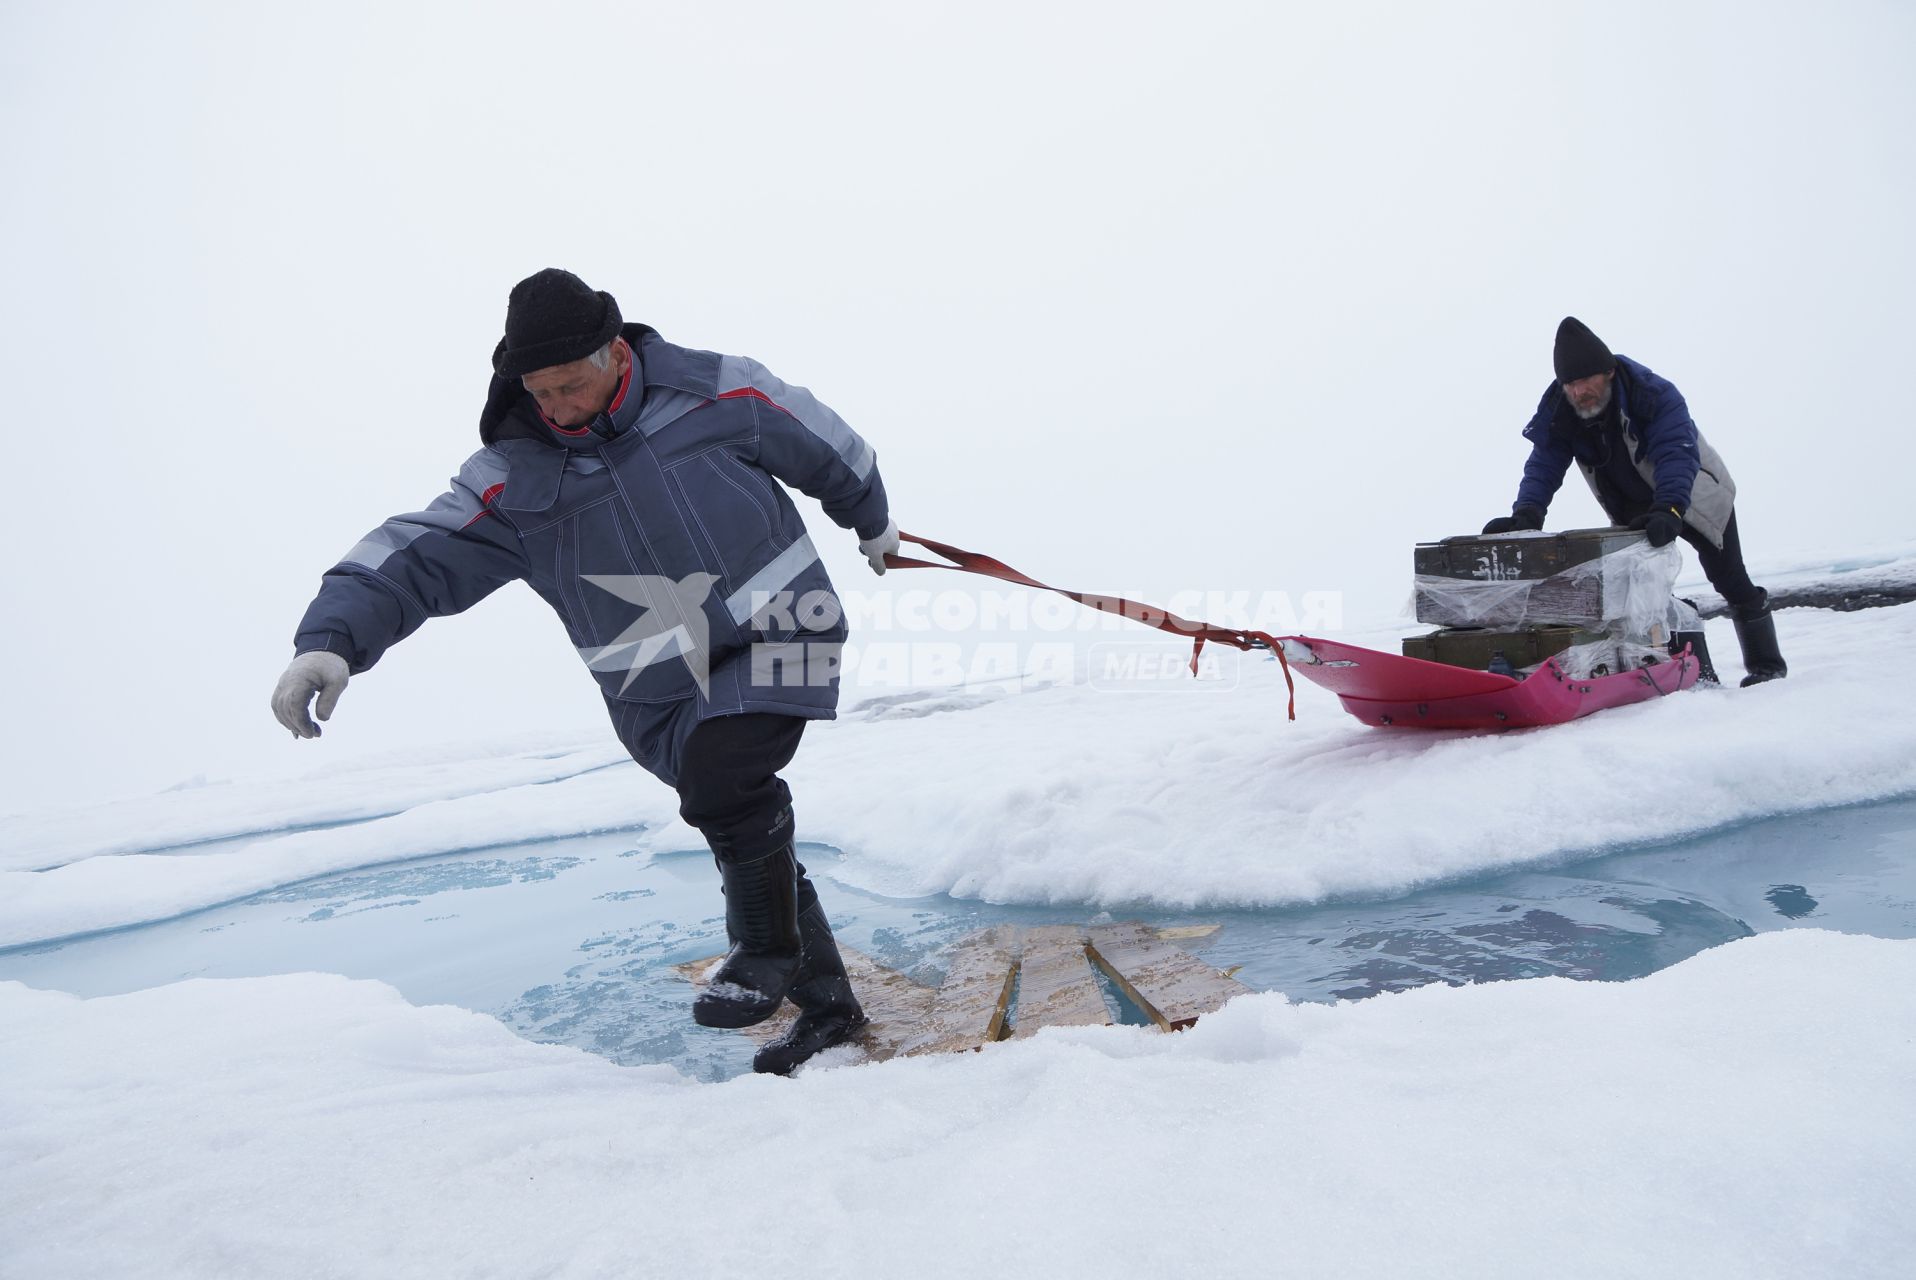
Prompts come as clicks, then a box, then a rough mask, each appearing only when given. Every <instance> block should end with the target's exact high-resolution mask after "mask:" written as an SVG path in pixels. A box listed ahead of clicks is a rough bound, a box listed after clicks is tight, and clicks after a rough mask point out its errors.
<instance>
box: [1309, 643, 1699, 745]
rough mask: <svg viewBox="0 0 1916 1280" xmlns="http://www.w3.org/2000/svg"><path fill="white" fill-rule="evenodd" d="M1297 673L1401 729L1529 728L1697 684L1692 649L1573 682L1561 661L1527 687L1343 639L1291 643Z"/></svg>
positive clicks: (1547, 665)
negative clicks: (1643, 664) (1665, 659)
mask: <svg viewBox="0 0 1916 1280" xmlns="http://www.w3.org/2000/svg"><path fill="white" fill-rule="evenodd" d="M1284 650H1285V657H1286V658H1288V659H1289V660H1290V664H1291V670H1293V671H1295V672H1297V674H1299V675H1301V676H1303V677H1304V678H1305V679H1306V680H1309V681H1312V682H1313V683H1315V684H1320V685H1322V686H1324V687H1325V688H1326V689H1329V690H1330V691H1331V692H1332V693H1334V694H1336V695H1337V698H1338V701H1340V702H1342V703H1343V704H1344V710H1346V711H1348V712H1350V713H1351V714H1352V715H1354V716H1356V717H1357V718H1358V719H1359V720H1362V721H1363V722H1364V723H1365V724H1368V725H1377V726H1379V727H1388V728H1395V729H1523V728H1529V727H1532V726H1535V725H1544V724H1562V723H1564V722H1565V721H1566V720H1575V719H1577V718H1578V717H1580V716H1587V715H1589V714H1590V713H1591V712H1593V711H1603V710H1606V709H1608V708H1610V707H1621V706H1626V705H1628V704H1629V703H1632V702H1642V701H1644V700H1645V699H1648V698H1660V697H1663V696H1664V695H1665V694H1671V693H1677V692H1679V691H1681V690H1683V689H1688V688H1689V687H1690V686H1691V685H1693V684H1695V683H1696V679H1697V667H1698V664H1697V660H1696V658H1695V657H1694V656H1693V655H1692V654H1691V653H1690V651H1689V649H1687V648H1686V649H1684V651H1683V652H1682V653H1681V654H1679V655H1677V656H1676V657H1674V658H1672V659H1671V660H1670V661H1668V662H1660V663H1657V664H1656V665H1655V666H1650V667H1639V668H1638V669H1636V670H1635V671H1619V672H1618V673H1617V674H1615V675H1610V676H1597V677H1594V678H1592V679H1589V680H1573V679H1571V678H1570V677H1569V676H1567V675H1565V674H1564V672H1563V668H1562V667H1560V666H1558V665H1557V660H1556V659H1555V658H1550V659H1548V660H1546V661H1545V662H1544V663H1543V665H1542V666H1540V667H1538V668H1537V669H1536V670H1535V671H1533V672H1531V673H1530V675H1529V677H1527V678H1526V679H1523V680H1515V679H1512V678H1511V677H1509V676H1500V675H1493V674H1492V673H1491V672H1488V671H1471V670H1468V669H1466V668H1463V667H1451V666H1446V665H1445V664H1443V663H1441V662H1426V661H1424V660H1423V659H1422V658H1406V657H1403V656H1401V655H1399V654H1395V653H1379V652H1378V651H1377V650H1375V649H1364V648H1360V647H1358V646H1357V645H1354V644H1340V643H1339V642H1338V641H1336V640H1319V639H1316V638H1314V637H1311V636H1286V637H1285V638H1284Z"/></svg>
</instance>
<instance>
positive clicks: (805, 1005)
mask: <svg viewBox="0 0 1916 1280" xmlns="http://www.w3.org/2000/svg"><path fill="white" fill-rule="evenodd" d="M798 936H799V941H800V945H801V947H802V948H803V952H804V959H803V962H802V964H801V968H800V970H799V976H798V980H797V981H795V982H794V983H793V984H792V989H791V991H790V992H789V994H790V996H791V998H792V1003H793V1004H795V1005H797V1006H798V1008H799V1014H798V1017H797V1019H796V1020H795V1021H793V1023H792V1025H791V1027H790V1028H789V1029H788V1030H787V1031H786V1032H785V1034H784V1035H782V1036H780V1037H779V1038H778V1039H776V1040H774V1041H772V1042H771V1043H770V1044H768V1045H766V1046H765V1047H764V1048H763V1049H760V1050H759V1051H758V1052H757V1053H755V1054H753V1055H752V1070H754V1071H760V1072H765V1073H767V1074H769V1075H775V1076H788V1075H790V1074H792V1072H793V1071H795V1070H796V1069H797V1068H798V1066H799V1064H800V1063H802V1062H805V1061H807V1060H808V1059H810V1058H812V1057H813V1056H814V1055H816V1054H819V1053H823V1052H824V1051H825V1050H827V1049H829V1048H831V1047H832V1046H833V1045H839V1044H843V1043H845V1041H847V1040H849V1039H851V1038H852V1037H853V1036H854V1035H857V1034H858V1032H859V1031H860V1030H861V1029H862V1028H863V1027H864V1026H865V1023H866V1018H865V1011H864V1010H863V1009H862V1008H860V1007H859V1004H858V997H857V996H856V995H854V994H852V984H851V980H850V979H849V978H847V977H846V976H845V961H844V959H843V958H842V957H841V956H840V955H839V954H838V941H837V940H836V939H835V938H833V937H832V926H831V924H830V922H828V921H827V920H826V919H825V909H824V908H823V907H821V906H819V905H818V904H817V903H816V902H814V903H813V904H812V905H811V906H810V907H809V908H808V909H807V910H806V911H805V912H804V914H803V915H801V916H799V918H798Z"/></svg>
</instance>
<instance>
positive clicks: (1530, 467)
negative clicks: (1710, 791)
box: [1484, 316, 1789, 685]
mask: <svg viewBox="0 0 1916 1280" xmlns="http://www.w3.org/2000/svg"><path fill="white" fill-rule="evenodd" d="M1552 358H1553V362H1554V364H1555V366H1556V374H1557V376H1556V380H1555V381H1553V382H1552V383H1551V384H1550V385H1549V386H1548V387H1546V388H1544V393H1543V399H1542V400H1540V401H1539V402H1538V404H1537V411H1536V413H1535V414H1534V415H1532V417H1531V419H1530V423H1529V425H1527V426H1526V427H1524V430H1523V433H1524V437H1525V438H1526V439H1528V440H1529V441H1530V457H1529V459H1528V460H1527V461H1526V462H1525V463H1524V469H1523V482H1522V483H1521V484H1519V485H1518V487H1517V501H1516V502H1515V503H1514V504H1513V505H1512V507H1511V514H1509V515H1507V516H1498V517H1497V518H1496V519H1494V520H1492V521H1491V522H1490V523H1489V524H1486V525H1485V526H1484V532H1485V533H1513V532H1516V531H1518V530H1522V529H1541V528H1543V518H1544V512H1545V511H1547V510H1549V508H1550V499H1551V498H1552V497H1553V496H1555V494H1556V492H1557V488H1558V486H1560V485H1561V484H1562V483H1563V478H1564V475H1565V473H1567V472H1568V471H1569V469H1570V464H1571V463H1572V462H1575V463H1576V464H1577V470H1578V471H1579V472H1581V473H1582V475H1583V478H1584V481H1585V483H1587V484H1588V485H1589V486H1590V491H1591V492H1592V493H1594V494H1595V495H1596V498H1597V504H1598V505H1599V506H1601V507H1602V508H1603V510H1604V513H1605V514H1606V515H1608V516H1609V517H1610V520H1611V522H1612V523H1613V524H1617V525H1626V526H1628V527H1630V528H1633V529H1642V530H1643V531H1644V532H1645V534H1646V535H1647V536H1648V538H1649V540H1650V545H1651V546H1655V547H1662V546H1667V545H1669V543H1670V542H1671V541H1673V540H1674V539H1676V538H1679V537H1680V538H1682V539H1683V540H1684V541H1685V542H1687V543H1689V544H1690V546H1691V547H1692V548H1694V549H1695V551H1696V554H1697V560H1698V561H1699V562H1700V563H1701V564H1702V566H1703V574H1704V576H1705V577H1706V578H1708V579H1709V580H1710V585H1711V586H1712V587H1715V588H1716V590H1717V592H1718V593H1719V594H1720V595H1721V596H1722V597H1723V600H1724V603H1726V604H1727V605H1729V607H1730V617H1731V619H1732V620H1733V621H1734V622H1735V624H1736V638H1737V641H1738V642H1739V643H1740V644H1741V645H1742V648H1743V669H1744V671H1745V673H1746V674H1745V675H1744V677H1743V683H1744V684H1745V685H1752V684H1761V683H1762V682H1763V681H1765V680H1777V679H1780V678H1782V677H1783V676H1785V675H1788V674H1789V667H1788V666H1787V665H1785V663H1784V661H1783V654H1782V651H1781V650H1780V649H1779V648H1778V646H1777V642H1776V622H1775V620H1774V619H1773V618H1772V617H1771V616H1770V597H1769V593H1768V592H1767V591H1765V590H1764V589H1763V588H1761V587H1759V586H1757V585H1756V584H1755V583H1753V582H1751V581H1750V574H1749V570H1748V569H1746V568H1745V567H1744V565H1743V545H1742V541H1741V539H1740V538H1739V537H1738V534H1737V528H1736V508H1735V503H1736V482H1735V481H1733V480H1731V479H1730V471H1729V468H1728V467H1726V466H1724V465H1723V459H1722V458H1721V457H1720V456H1719V455H1718V454H1717V451H1716V450H1715V449H1712V448H1711V447H1710V443H1709V441H1707V440H1705V439H1704V438H1703V433H1702V432H1700V431H1698V430H1697V427H1696V423H1695V422H1693V421H1691V419H1690V407H1689V406H1688V405H1687V404H1685V403H1684V400H1683V394H1682V392H1680V391H1678V390H1677V389H1676V387H1675V386H1674V385H1673V384H1672V383H1671V382H1670V381H1669V380H1668V379H1666V378H1660V377H1658V376H1657V375H1656V374H1654V373H1652V372H1651V371H1650V370H1649V369H1648V368H1646V367H1644V366H1643V365H1641V364H1638V363H1637V362H1636V361H1635V360H1632V359H1630V358H1629V357H1628V356H1619V355H1612V354H1611V352H1610V348H1609V347H1607V346H1605V345H1604V343H1603V341H1602V339H1600V338H1598V337H1597V335H1596V334H1594V333H1592V332H1591V331H1590V329H1589V327H1588V326H1586V325H1585V324H1584V323H1583V322H1582V321H1581V320H1579V319H1577V318H1576V317H1575V316H1565V317H1564V319H1563V323H1561V324H1559V325H1558V326H1557V342H1556V348H1555V350H1554V352H1553V353H1552ZM1699 636H1700V633H1699ZM1699 656H1700V657H1701V656H1703V655H1699ZM1709 670H1710V668H1709V662H1708V659H1707V657H1705V658H1704V671H1705V672H1706V673H1708V672H1709ZM1706 678H1707V679H1711V680H1714V679H1715V676H1714V675H1706Z"/></svg>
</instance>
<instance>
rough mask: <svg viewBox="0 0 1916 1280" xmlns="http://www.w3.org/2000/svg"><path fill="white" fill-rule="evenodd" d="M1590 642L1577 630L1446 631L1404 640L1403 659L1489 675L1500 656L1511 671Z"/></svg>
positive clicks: (1450, 629) (1584, 634)
mask: <svg viewBox="0 0 1916 1280" xmlns="http://www.w3.org/2000/svg"><path fill="white" fill-rule="evenodd" d="M1587 638H1589V633H1587V632H1584V631H1581V630H1579V629H1578V628H1576V627H1520V628H1516V629H1512V630H1497V629H1493V628H1471V627H1446V628H1444V629H1442V630H1440V631H1430V632H1426V633H1425V634H1423V635H1421V636H1405V637H1404V656H1405V657H1406V658H1422V659H1423V660H1424V661H1425V662H1441V663H1443V664H1444V665H1445V666H1450V667H1468V668H1470V669H1471V670H1472V671H1488V670H1490V659H1491V657H1492V656H1493V655H1495V654H1497V653H1499V652H1501V653H1502V654H1503V655H1504V660H1505V661H1507V662H1509V663H1510V665H1511V666H1512V667H1534V666H1536V665H1537V664H1538V663H1539V662H1542V661H1543V660H1544V659H1545V658H1548V657H1551V656H1552V655H1554V654H1559V653H1562V652H1563V651H1564V650H1565V649H1568V648H1569V647H1570V646H1571V645H1573V644H1577V643H1579V642H1580V641H1582V640H1584V639H1587Z"/></svg>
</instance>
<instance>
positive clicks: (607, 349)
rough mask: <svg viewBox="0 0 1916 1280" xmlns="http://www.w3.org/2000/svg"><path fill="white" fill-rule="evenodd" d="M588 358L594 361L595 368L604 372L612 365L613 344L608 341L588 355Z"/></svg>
mask: <svg viewBox="0 0 1916 1280" xmlns="http://www.w3.org/2000/svg"><path fill="white" fill-rule="evenodd" d="M586 359H588V360H590V361H591V362H592V367H593V368H594V369H597V370H599V371H600V372H602V373H603V372H604V371H605V370H607V369H609V368H611V367H612V344H611V343H609V342H608V343H606V344H605V345H604V346H603V347H600V348H599V349H598V350H597V351H594V352H593V353H592V354H591V355H589V356H587V357H586Z"/></svg>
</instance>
